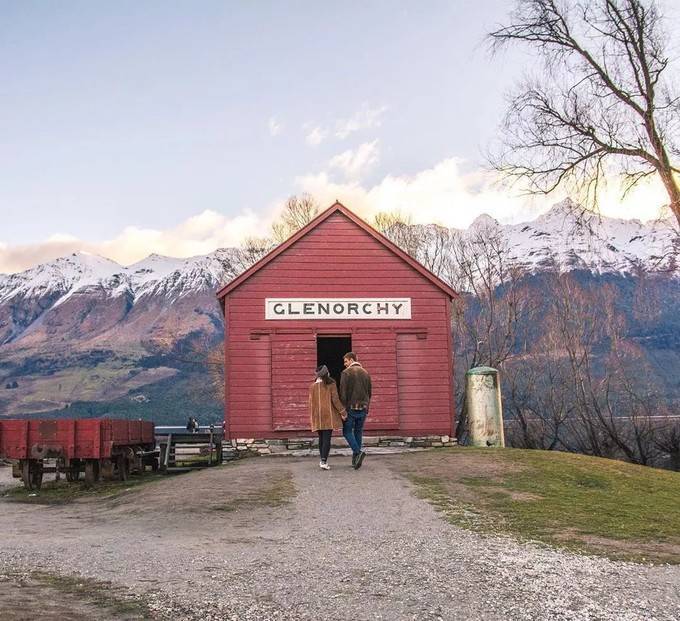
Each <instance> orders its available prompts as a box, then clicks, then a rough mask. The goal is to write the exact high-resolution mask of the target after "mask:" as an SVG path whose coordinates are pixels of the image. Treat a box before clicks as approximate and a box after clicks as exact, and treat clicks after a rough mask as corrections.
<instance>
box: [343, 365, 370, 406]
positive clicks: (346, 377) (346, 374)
mask: <svg viewBox="0 0 680 621" xmlns="http://www.w3.org/2000/svg"><path fill="white" fill-rule="evenodd" d="M340 400H341V401H342V403H343V405H344V406H345V407H346V408H347V409H348V410H349V409H352V410H364V409H368V404H369V403H370V401H371V376H370V375H369V374H368V371H366V369H364V368H363V367H362V366H361V365H360V364H359V363H358V362H353V363H352V364H350V365H349V366H348V367H347V368H346V369H345V370H344V371H343V372H342V374H341V375H340Z"/></svg>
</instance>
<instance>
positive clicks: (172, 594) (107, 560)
mask: <svg viewBox="0 0 680 621" xmlns="http://www.w3.org/2000/svg"><path fill="white" fill-rule="evenodd" d="M405 458H406V456H400V455H394V456H370V455H369V457H368V458H367V459H366V462H365V465H364V467H363V468H362V469H361V470H359V471H354V470H352V469H351V467H350V466H349V463H348V462H349V460H348V458H341V457H334V458H332V462H333V468H332V470H331V471H330V472H324V471H321V470H319V468H318V465H317V463H318V462H316V461H315V460H314V459H311V458H306V459H305V458H298V459H292V458H260V459H251V460H243V461H241V462H238V463H235V464H231V465H227V466H223V467H220V468H215V469H211V470H204V471H201V472H195V473H191V474H187V475H182V476H176V477H169V478H167V479H164V480H162V481H160V482H154V483H150V484H149V485H146V486H143V487H141V488H138V489H135V490H134V491H131V492H130V493H128V494H125V495H123V496H120V497H117V498H115V499H111V500H106V501H103V500H101V499H88V500H87V501H79V502H76V503H73V504H69V505H63V506H33V505H26V504H17V503H10V502H7V501H6V500H2V501H0V515H2V522H3V540H2V541H3V543H2V547H1V548H0V571H2V572H4V574H6V575H16V574H17V572H22V571H23V572H25V571H27V570H32V571H35V570H39V571H41V572H45V573H46V574H49V575H53V574H55V573H56V574H60V575H64V576H78V577H79V578H80V579H81V580H88V579H94V580H103V581H109V582H111V583H113V584H114V585H117V586H120V587H125V588H127V589H129V592H131V593H135V594H138V595H139V596H140V600H141V601H142V602H143V603H144V605H145V606H147V610H148V614H149V616H150V617H151V618H163V619H165V618H167V619H171V618H172V619H269V618H271V619H320V618H323V619H329V620H330V619H389V620H396V619H428V618H432V619H466V620H468V619H485V620H487V619H488V620H495V619H579V620H580V619H598V620H603V619H617V620H621V619H630V620H643V619H644V620H645V621H647V620H652V619H660V620H661V619H664V620H665V619H668V620H671V619H673V620H675V619H678V618H680V590H679V585H680V568H679V567H647V566H642V565H635V564H627V563H615V562H611V561H608V560H606V559H602V558H590V557H584V556H579V555H574V554H570V553H567V552H563V551H557V550H553V549H549V548H546V547H541V546H535V545H530V544H521V543H517V542H514V541H512V540H510V539H504V538H497V537H486V536H482V535H477V534H474V533H470V532H467V531H465V530H462V529H459V528H457V527H454V526H452V525H450V524H448V523H446V522H445V521H443V520H442V519H441V517H440V516H439V515H438V514H437V513H436V512H435V511H434V510H433V509H432V507H431V506H430V505H429V504H427V503H426V502H424V501H422V500H419V499H418V498H417V497H416V496H415V495H414V494H413V490H412V488H411V485H410V483H408V481H407V480H405V479H404V478H403V477H401V476H400V475H399V474H398V473H397V469H396V468H395V465H396V464H398V460H400V459H405ZM2 476H3V475H0V479H1V478H2ZM53 586H54V585H53ZM51 588H52V587H51ZM4 591H5V595H4V596H3V589H1V588H0V608H2V603H3V602H2V599H3V597H7V595H6V591H7V589H5V590H4ZM25 605H26V604H25ZM24 610H26V608H24ZM16 618H19V617H16ZM41 618H43V619H45V618H48V619H49V617H45V616H42V617H41ZM55 618H63V617H55ZM73 618H79V617H76V616H74V617H73ZM102 618H105V617H104V616H102ZM112 618H115V617H112ZM135 618H136V617H135ZM3 619H7V617H6V616H3ZM10 619H11V617H10Z"/></svg>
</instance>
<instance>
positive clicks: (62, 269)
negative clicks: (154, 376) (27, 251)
mask: <svg viewBox="0 0 680 621" xmlns="http://www.w3.org/2000/svg"><path fill="white" fill-rule="evenodd" d="M459 234H461V235H462V236H463V237H464V238H467V239H468V240H474V239H475V238H488V237H489V236H490V235H493V234H497V235H498V236H499V237H500V239H502V240H503V245H504V247H505V248H506V249H507V253H508V259H509V261H510V262H512V263H514V264H516V265H518V266H521V267H523V268H524V269H526V270H528V271H531V272H535V271H540V270H548V269H549V270H559V271H568V270H574V269H582V270H588V271H590V272H593V273H596V274H601V273H608V272H618V273H624V274H626V273H630V274H635V273H638V272H639V271H640V270H641V269H644V270H646V271H648V272H665V273H666V274H670V275H672V276H673V277H680V235H678V231H677V229H676V228H675V227H674V226H673V221H672V220H671V219H667V220H663V221H657V222H650V223H646V224H643V223H641V222H640V221H638V220H619V219H613V218H606V217H601V218H590V220H588V221H586V222H583V221H582V218H579V217H578V215H577V210H576V207H575V205H574V204H573V203H571V202H570V201H568V200H567V201H563V202H562V203H558V204H556V205H555V206H553V208H552V209H550V211H548V212H547V213H545V214H543V215H541V216H539V217H538V218H536V219H535V220H533V221H531V222H524V223H520V224H513V225H501V224H499V223H498V222H497V221H496V220H494V219H493V218H491V217H490V216H488V215H481V216H479V217H478V218H477V219H476V220H475V221H474V222H473V223H472V225H471V226H470V227H469V228H468V229H467V230H465V231H462V232H459ZM238 257H239V253H238V251H237V250H235V249H230V248H225V249H219V250H216V251H214V252H212V253H210V254H208V255H205V256H196V257H190V258H187V259H177V258H171V257H164V256H160V255H157V254H152V255H150V256H148V257H147V258H146V259H143V260H142V261H139V262H137V263H134V264H133V265H130V266H128V267H125V266H122V265H119V264H118V263H116V262H115V261H111V260H109V259H106V258H103V257H100V256H96V255H91V254H87V253H83V252H81V253H77V254H73V255H70V256H67V257H61V258H59V259H56V260H54V261H51V262H49V263H45V264H42V265H39V266H37V267H34V268H31V269H29V270H26V271H25V272H21V273H18V274H11V275H0V346H1V345H3V344H8V343H15V344H16V345H19V344H21V345H22V346H32V345H39V343H40V342H41V340H45V339H46V340H48V341H54V339H58V338H60V339H62V340H64V339H66V338H69V339H70V338H76V339H82V338H83V337H84V336H85V335H87V336H88V338H90V339H92V338H95V337H96V338H97V339H99V341H106V342H109V340H110V339H113V340H114V341H115V340H118V339H123V340H125V341H128V340H130V339H133V340H134V339H143V338H147V337H149V335H156V334H158V333H160V332H163V331H164V330H165V331H166V332H167V331H171V332H172V333H173V334H175V335H182V334H186V333H187V332H189V331H191V330H192V329H193V328H196V327H197V326H196V325H194V324H195V322H194V323H192V321H191V320H190V319H188V317H192V318H193V319H196V318H197V317H200V316H203V317H204V319H205V317H207V318H208V319H211V320H212V321H213V323H215V322H217V323H219V321H220V318H219V315H218V313H217V306H216V303H215V299H214V291H215V290H216V289H217V288H218V287H219V285H220V284H223V283H225V282H227V281H229V280H230V279H232V278H234V277H235V276H236V275H237V274H238V273H239V272H240V271H241V269H242V268H243V265H242V263H241V262H240V261H239V260H238ZM185 307H186V308H185ZM187 309H191V310H190V312H189V314H188V316H187V314H186V313H184V311H185V310H187ZM182 313H184V315H182Z"/></svg>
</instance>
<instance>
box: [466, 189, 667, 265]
mask: <svg viewBox="0 0 680 621" xmlns="http://www.w3.org/2000/svg"><path fill="white" fill-rule="evenodd" d="M673 224H674V223H673V221H672V220H671V219H670V218H669V219H666V220H660V221H656V222H649V223H646V224H643V223H641V222H640V221H639V220H621V219H615V218H606V217H601V218H597V217H591V218H589V219H588V220H586V221H584V222H582V221H581V219H580V218H579V217H578V216H577V210H576V209H575V207H574V205H573V203H571V202H570V201H569V200H567V201H563V202H562V203H557V204H556V205H554V206H553V207H552V208H551V209H550V211H548V212H546V213H545V214H542V215H541V216H539V217H538V218H536V219H535V220H533V221H531V222H523V223H520V224H514V225H500V224H499V223H498V222H497V221H496V220H494V219H493V218H491V217H490V216H488V215H486V214H483V215H481V216H479V217H478V218H477V219H476V220H475V221H474V222H473V223H472V225H471V226H470V228H469V229H468V230H467V231H464V232H463V235H464V236H468V237H469V236H472V235H474V234H478V233H479V232H483V231H485V230H495V231H498V232H499V233H500V234H501V235H502V237H503V238H504V240H505V241H506V243H507V245H508V248H509V250H510V259H511V261H512V262H514V263H515V264H517V265H520V266H522V267H524V268H525V269H528V270H531V271H536V270H540V269H559V270H561V271H569V270H572V269H587V270H590V271H592V272H594V273H606V272H618V273H634V272H636V271H637V270H638V269H639V268H643V269H645V270H647V271H653V272H657V271H665V272H670V273H672V274H674V275H676V276H680V264H679V263H678V261H679V259H680V236H679V235H678V231H677V229H676V228H675V227H674V226H673Z"/></svg>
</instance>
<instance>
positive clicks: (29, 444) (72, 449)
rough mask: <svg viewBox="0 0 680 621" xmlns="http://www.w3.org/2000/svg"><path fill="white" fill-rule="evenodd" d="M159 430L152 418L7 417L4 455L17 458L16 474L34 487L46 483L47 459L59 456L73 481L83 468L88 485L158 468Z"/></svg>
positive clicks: (1, 442) (0, 448) (0, 437)
mask: <svg viewBox="0 0 680 621" xmlns="http://www.w3.org/2000/svg"><path fill="white" fill-rule="evenodd" d="M154 429H155V428H154V424H153V423H151V422H145V421H128V420H114V419H109V418H83V419H58V420H2V421H0V457H3V458H5V459H12V460H17V462H18V463H17V464H16V470H15V473H16V474H17V475H18V476H21V478H22V479H23V482H24V485H25V486H26V487H27V488H28V489H34V488H40V485H41V483H42V476H43V470H44V467H43V460H44V459H46V458H56V459H57V468H58V469H59V470H61V471H63V472H64V473H65V474H66V479H67V480H68V481H77V480H78V478H79V477H80V473H81V472H82V471H84V472H85V481H86V483H88V484H93V483H95V482H96V481H97V480H99V478H100V477H101V476H102V475H104V476H114V475H117V476H118V478H120V479H121V480H125V479H126V478H127V476H128V474H129V472H130V470H131V469H142V468H143V467H144V465H147V464H149V465H151V466H152V467H154V466H155V467H156V468H157V467H158V459H157V457H156V456H155V448H156V441H155V436H154ZM17 471H18V472H17Z"/></svg>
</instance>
